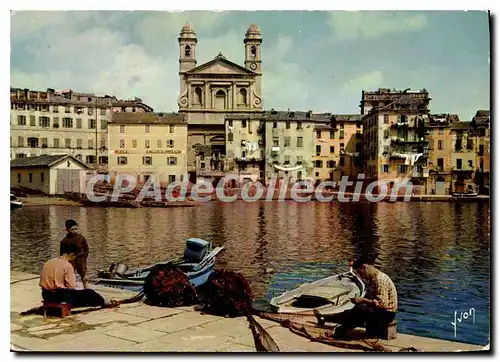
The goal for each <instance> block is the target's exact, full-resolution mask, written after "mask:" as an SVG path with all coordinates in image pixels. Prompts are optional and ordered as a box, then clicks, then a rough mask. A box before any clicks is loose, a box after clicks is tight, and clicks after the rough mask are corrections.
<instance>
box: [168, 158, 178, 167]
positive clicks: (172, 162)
mask: <svg viewBox="0 0 500 362" xmlns="http://www.w3.org/2000/svg"><path fill="white" fill-rule="evenodd" d="M167 164H168V165H169V166H175V165H177V157H168V158H167Z"/></svg>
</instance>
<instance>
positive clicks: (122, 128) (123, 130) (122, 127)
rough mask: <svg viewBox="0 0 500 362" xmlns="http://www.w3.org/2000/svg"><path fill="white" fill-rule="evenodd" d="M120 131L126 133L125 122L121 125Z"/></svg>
mask: <svg viewBox="0 0 500 362" xmlns="http://www.w3.org/2000/svg"><path fill="white" fill-rule="evenodd" d="M120 133H125V126H124V125H123V124H121V125H120Z"/></svg>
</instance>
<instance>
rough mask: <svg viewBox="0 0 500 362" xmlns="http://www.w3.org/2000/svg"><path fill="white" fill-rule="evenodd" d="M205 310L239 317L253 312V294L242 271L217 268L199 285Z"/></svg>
mask: <svg viewBox="0 0 500 362" xmlns="http://www.w3.org/2000/svg"><path fill="white" fill-rule="evenodd" d="M199 292H200V294H201V295H202V296H203V302H204V305H205V308H204V310H205V311H206V312H209V313H211V314H215V315H220V316H227V317H238V316H244V315H249V314H251V313H252V301H253V294H252V290H251V289H250V285H249V284H248V281H247V280H246V279H245V277H244V276H243V275H241V274H240V273H236V272H232V271H226V270H216V271H214V272H213V273H212V274H211V275H210V277H209V278H208V281H207V282H206V283H205V284H204V285H202V286H201V287H199Z"/></svg>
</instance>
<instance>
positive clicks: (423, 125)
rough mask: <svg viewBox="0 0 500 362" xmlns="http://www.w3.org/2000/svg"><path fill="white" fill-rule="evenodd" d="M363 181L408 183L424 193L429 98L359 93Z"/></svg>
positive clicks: (411, 93)
mask: <svg viewBox="0 0 500 362" xmlns="http://www.w3.org/2000/svg"><path fill="white" fill-rule="evenodd" d="M362 97H363V98H362V100H361V112H362V114H364V115H363V118H362V122H363V157H364V160H365V162H364V170H365V178H366V179H367V180H384V181H385V182H387V183H388V184H389V186H392V185H394V184H406V183H408V182H409V181H410V182H411V183H412V184H413V185H415V186H417V189H419V190H418V191H417V192H421V193H426V192H427V190H426V189H427V178H428V175H429V172H428V167H427V159H428V156H429V148H428V147H429V139H428V134H427V125H428V123H429V108H428V106H429V102H430V98H429V94H428V92H427V91H426V90H425V89H424V90H421V91H411V90H404V91H397V90H388V89H379V90H378V91H376V92H364V91H363V93H362Z"/></svg>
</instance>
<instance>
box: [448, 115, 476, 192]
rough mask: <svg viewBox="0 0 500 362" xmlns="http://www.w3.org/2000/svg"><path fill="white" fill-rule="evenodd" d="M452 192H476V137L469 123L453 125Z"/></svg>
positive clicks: (455, 123)
mask: <svg viewBox="0 0 500 362" xmlns="http://www.w3.org/2000/svg"><path fill="white" fill-rule="evenodd" d="M451 141H452V143H453V148H452V153H451V181H452V182H451V191H452V192H458V193H461V192H466V191H467V190H469V189H471V190H474V191H475V184H474V172H475V171H476V153H475V150H474V137H473V132H472V130H471V129H470V123H469V122H454V123H453V124H452V125H451Z"/></svg>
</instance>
